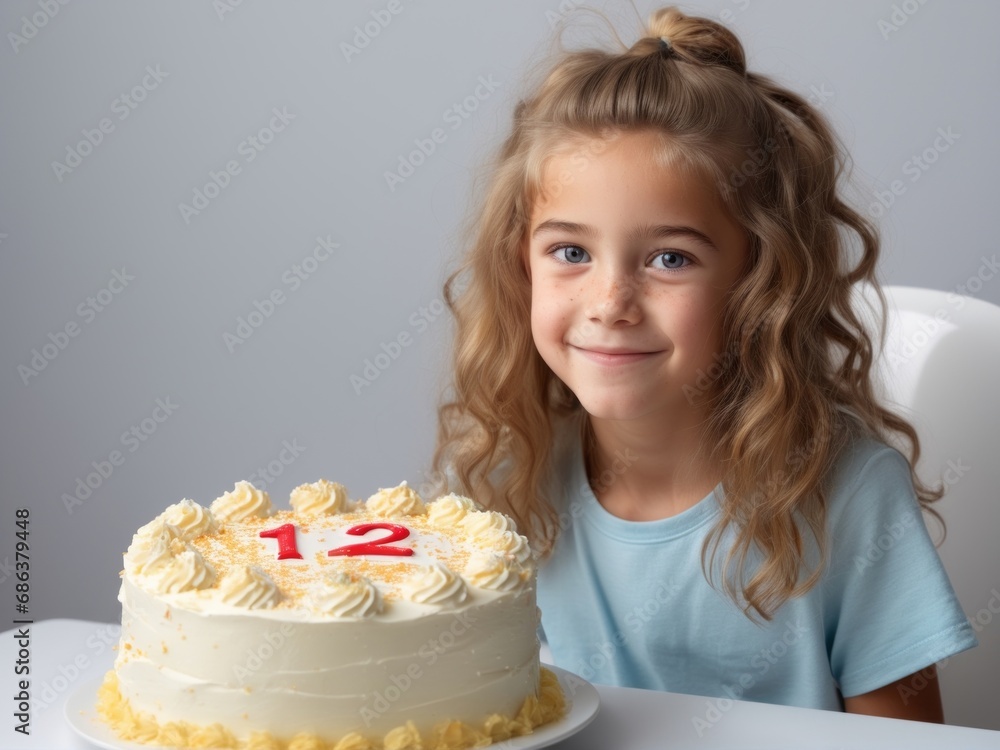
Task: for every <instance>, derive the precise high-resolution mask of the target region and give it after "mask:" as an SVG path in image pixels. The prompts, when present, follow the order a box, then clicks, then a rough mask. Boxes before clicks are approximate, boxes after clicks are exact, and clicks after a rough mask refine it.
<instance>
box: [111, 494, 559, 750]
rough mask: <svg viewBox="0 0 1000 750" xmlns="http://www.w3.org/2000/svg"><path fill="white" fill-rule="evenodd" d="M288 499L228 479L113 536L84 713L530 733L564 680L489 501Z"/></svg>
mask: <svg viewBox="0 0 1000 750" xmlns="http://www.w3.org/2000/svg"><path fill="white" fill-rule="evenodd" d="M290 505H291V509H290V510H280V511H276V510H275V509H274V508H273V507H272V505H271V501H270V499H269V497H268V495H267V493H266V492H263V491H261V490H258V489H256V488H255V487H254V486H253V485H251V484H249V483H248V482H238V483H237V484H236V486H235V488H234V489H233V491H232V492H227V493H226V494H224V495H223V496H222V497H220V498H218V499H216V500H215V502H213V503H212V504H211V506H210V508H205V507H202V506H201V505H198V504H197V503H195V502H192V501H191V500H182V501H181V502H179V503H177V504H175V505H171V506H170V507H168V508H167V509H166V510H165V511H164V512H163V513H161V514H160V515H159V516H158V517H157V518H155V519H154V520H153V521H152V522H150V523H148V524H146V525H145V526H143V527H142V528H140V529H139V530H138V532H137V533H136V534H135V536H134V537H133V540H132V544H131V546H129V548H128V551H127V552H126V553H125V558H124V559H125V569H124V570H123V571H122V584H121V592H120V594H119V597H118V598H119V601H121V603H122V634H121V641H120V643H119V646H118V654H117V657H116V659H115V665H114V669H113V670H111V671H109V672H108V674H107V676H106V678H105V681H104V684H103V685H102V687H101V689H100V693H99V700H98V713H99V715H100V716H101V718H102V719H103V720H104V721H105V722H106V723H108V724H109V725H110V726H111V727H112V728H113V729H114V730H115V732H116V733H117V734H118V736H119V737H121V738H122V739H126V740H131V741H137V742H141V743H147V744H155V745H165V746H176V747H230V748H249V749H251V750H257V749H258V748H260V749H263V748H268V749H270V750H274V749H277V750H285V749H286V748H287V749H288V750H306V749H312V750H363V749H365V748H383V747H384V748H390V749H391V750H405V749H406V748H413V749H416V748H425V749H427V750H429V749H430V748H435V747H442V748H459V747H471V746H482V745H484V744H489V743H490V742H493V741H498V740H503V739H507V738H509V737H512V736H518V735H522V734H526V733H529V732H531V731H532V730H533V729H534V727H536V726H538V725H540V724H543V723H545V722H547V721H551V720H552V719H554V718H556V717H558V716H560V715H561V714H562V712H563V710H564V703H563V696H562V693H561V691H560V688H559V685H558V682H557V681H556V679H555V676H554V675H553V674H552V673H551V672H549V671H548V670H546V669H544V668H541V667H540V665H539V660H538V639H537V636H536V629H537V626H538V609H537V607H536V604H535V569H534V565H533V561H532V557H531V551H530V549H529V547H528V542H527V539H525V537H523V536H521V535H520V534H519V533H517V530H516V528H515V526H514V523H513V521H511V520H510V519H509V518H508V517H507V516H504V515H502V514H500V513H495V512H490V511H482V510H478V509H476V506H475V504H474V503H473V502H472V501H471V500H470V499H468V498H465V497H461V496H458V495H447V496H444V497H441V498H438V499H437V500H435V501H434V502H431V503H425V502H424V501H423V500H422V499H421V498H420V497H419V495H418V494H417V493H416V492H415V491H414V490H413V489H412V488H410V487H408V486H407V484H406V482H403V483H402V484H401V485H399V486H398V487H394V488H391V489H386V490H379V492H377V493H376V494H375V495H373V496H371V497H370V498H368V500H367V501H365V502H361V501H351V500H349V499H348V497H347V492H346V491H345V489H344V487H343V486H342V485H340V484H336V483H333V482H328V481H326V480H320V481H318V482H316V483H314V484H306V485H302V486H300V487H298V488H296V489H295V490H294V491H293V492H292V495H291V498H290Z"/></svg>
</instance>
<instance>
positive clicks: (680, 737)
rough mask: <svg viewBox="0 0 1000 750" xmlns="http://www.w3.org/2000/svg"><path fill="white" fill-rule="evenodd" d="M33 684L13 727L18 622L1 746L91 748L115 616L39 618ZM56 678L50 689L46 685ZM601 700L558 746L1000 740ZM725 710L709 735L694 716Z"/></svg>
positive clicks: (970, 733)
mask: <svg viewBox="0 0 1000 750" xmlns="http://www.w3.org/2000/svg"><path fill="white" fill-rule="evenodd" d="M30 628H31V632H30V637H31V643H30V649H31V675H30V677H31V691H32V696H33V697H44V698H45V699H48V700H51V703H50V704H49V705H48V706H46V707H45V709H44V710H42V711H39V712H36V713H34V714H33V715H32V716H31V735H30V736H28V737H25V736H23V735H21V734H18V733H16V732H15V731H14V730H13V724H14V719H13V703H14V701H13V695H14V693H15V692H16V689H17V685H16V680H17V679H19V678H18V677H17V676H16V675H15V674H14V664H15V661H16V660H17V653H18V645H17V641H16V639H15V637H14V634H15V631H14V630H7V631H5V632H4V633H3V634H2V636H0V644H2V645H0V672H2V673H3V674H4V681H3V685H2V691H0V694H2V695H3V696H4V698H5V700H4V703H5V705H4V708H3V712H2V715H3V717H4V718H3V728H2V730H0V747H2V748H4V750H7V749H8V748H32V749H34V748H37V749H38V750H42V749H43V748H44V750H90V748H92V746H91V745H89V744H88V743H86V742H83V741H82V740H80V739H79V738H78V737H77V735H76V734H75V733H74V732H73V730H72V729H70V727H69V726H68V725H67V724H66V721H65V719H64V718H63V707H64V704H65V702H66V698H67V696H68V695H70V694H71V693H72V692H73V690H74V689H75V687H76V686H77V685H80V684H83V683H85V682H90V681H93V680H96V679H98V678H100V677H101V676H102V675H103V674H104V673H105V671H107V670H108V669H109V668H110V667H111V664H112V661H113V660H114V652H113V651H112V650H111V647H110V646H111V644H112V643H114V642H116V640H117V639H116V635H117V632H118V628H117V626H116V625H114V624H108V623H98V622H87V621H84V620H45V621H42V622H37V623H34V624H33V625H31V626H30ZM46 685H47V686H48V690H46V689H45V686H46ZM596 687H597V690H598V692H599V693H600V697H601V709H600V711H599V712H598V715H597V718H596V719H594V721H593V723H592V724H590V725H589V726H588V727H586V728H585V729H583V730H582V731H581V732H580V733H579V734H577V735H575V736H573V737H571V738H570V739H568V740H566V741H564V742H562V743H560V744H559V745H556V746H553V748H555V749H557V750H631V749H632V748H635V749H636V750H639V749H640V748H643V749H645V748H649V749H650V750H665V749H670V748H689V747H698V748H761V749H762V750H763V749H764V748H766V749H767V750H774V749H775V748H795V749H796V750H808V749H809V748H824V749H826V750H833V748H837V750H846V748H894V747H898V748H906V749H907V750H911V749H912V750H915V749H917V748H934V749H935V750H938V749H940V748H946V749H947V750H974V748H1000V732H991V731H987V730H984V729H970V728H967V727H953V726H940V725H934V724H922V723H919V722H911V721H899V720H896V719H878V718H873V717H870V716H856V715H852V714H841V713H837V712H834V711H818V710H814V709H805V708H789V707H787V706H773V705H769V704H765V703H750V702H745V701H733V702H731V703H728V704H727V703H726V702H723V703H722V704H721V707H722V708H724V709H725V710H722V711H719V712H718V714H709V711H708V708H709V704H710V703H711V704H712V705H717V704H718V701H717V700H715V699H709V698H703V697H698V696H693V695H681V694H678V693H661V692H655V691H651V690H635V689H632V688H616V687H606V686H604V685H598V686H596ZM706 715H710V716H711V717H712V718H715V721H714V723H712V724H711V726H710V727H709V728H708V729H704V728H703V729H702V733H701V736H699V734H698V730H697V729H696V727H695V723H694V722H693V720H692V719H693V717H696V716H697V717H702V718H704V717H706Z"/></svg>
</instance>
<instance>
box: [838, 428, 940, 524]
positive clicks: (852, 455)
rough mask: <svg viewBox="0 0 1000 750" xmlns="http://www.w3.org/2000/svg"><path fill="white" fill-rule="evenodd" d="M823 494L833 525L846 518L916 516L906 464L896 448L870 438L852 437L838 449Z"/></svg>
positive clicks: (916, 508) (914, 501)
mask: <svg viewBox="0 0 1000 750" xmlns="http://www.w3.org/2000/svg"><path fill="white" fill-rule="evenodd" d="M826 491H827V513H828V516H829V519H830V521H831V523H832V524H833V525H836V524H837V523H838V521H843V520H845V517H847V516H850V517H857V516H858V515H869V516H871V515H874V516H876V517H885V516H899V515H909V514H911V513H914V512H915V513H916V514H917V516H918V517H919V513H920V511H919V503H918V501H917V496H916V491H915V489H914V487H913V479H912V475H911V472H910V462H909V461H908V460H907V459H906V457H905V456H904V455H903V454H902V453H901V452H900V451H899V450H898V449H897V448H895V447H894V446H892V445H890V444H888V443H886V442H884V441H882V440H879V439H878V438H875V437H872V436H870V435H860V436H856V437H854V438H852V439H851V441H850V442H848V443H847V445H845V447H844V448H843V449H842V450H841V452H840V455H839V456H838V457H837V459H836V460H835V462H834V464H833V468H832V469H831V471H830V473H829V475H828V476H827V480H826ZM873 520H874V519H873Z"/></svg>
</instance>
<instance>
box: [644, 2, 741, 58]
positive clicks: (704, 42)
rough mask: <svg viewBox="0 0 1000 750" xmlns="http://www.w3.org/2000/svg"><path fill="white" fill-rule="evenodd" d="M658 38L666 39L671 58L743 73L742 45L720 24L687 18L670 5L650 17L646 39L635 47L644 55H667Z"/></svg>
mask: <svg viewBox="0 0 1000 750" xmlns="http://www.w3.org/2000/svg"><path fill="white" fill-rule="evenodd" d="M661 37H665V38H666V40H667V42H668V44H669V46H670V49H669V52H670V53H671V55H672V56H673V57H677V58H679V59H681V60H686V61H688V62H697V63H701V64H703V65H722V66H724V67H727V68H730V69H731V70H734V71H736V72H737V73H739V74H740V75H745V74H746V72H747V62H746V54H745V53H744V52H743V45H742V44H740V40H739V39H738V38H737V37H736V35H735V34H734V33H733V32H732V31H730V30H729V29H727V28H726V27H725V26H723V25H722V24H721V23H718V22H716V21H713V20H711V19H708V18H699V17H693V16H688V15H685V14H684V13H682V12H681V11H679V10H678V9H677V8H675V7H674V6H668V7H665V8H660V9H659V10H656V11H654V12H653V13H652V14H651V15H650V17H649V23H648V24H647V27H646V37H645V38H643V39H641V40H640V41H639V43H638V44H637V45H636V47H639V45H641V51H642V53H644V54H652V53H653V52H654V51H655V52H667V50H666V49H665V47H664V44H663V42H662V41H661Z"/></svg>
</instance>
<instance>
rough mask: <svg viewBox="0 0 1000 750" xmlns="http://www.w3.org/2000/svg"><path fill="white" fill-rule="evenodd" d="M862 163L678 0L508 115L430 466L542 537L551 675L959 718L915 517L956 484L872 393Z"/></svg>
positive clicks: (448, 294) (944, 615)
mask: <svg viewBox="0 0 1000 750" xmlns="http://www.w3.org/2000/svg"><path fill="white" fill-rule="evenodd" d="M622 46H623V48H624V45H622ZM845 164H846V156H845V155H844V154H843V151H842V149H841V147H840V145H839V142H838V141H837V140H836V139H835V136H834V135H833V133H832V132H831V130H830V128H829V126H828V125H827V124H826V122H825V121H824V119H823V118H822V117H821V116H820V115H819V113H818V112H817V111H816V110H815V109H814V108H812V107H811V106H810V105H809V104H808V103H807V102H806V101H804V100H803V98H802V97H800V96H798V95H797V94H795V93H793V92H791V91H789V90H787V89H784V88H782V87H781V86H779V85H778V84H776V83H775V82H773V81H772V80H770V79H768V78H766V77H764V76H762V75H759V74H756V73H752V72H748V71H747V70H746V65H745V57H744V52H743V48H742V46H741V45H740V42H739V41H738V40H737V38H736V37H735V36H734V35H733V34H732V32H730V31H729V30H727V29H726V28H725V27H724V26H722V25H720V24H718V23H715V22H713V21H711V20H708V19H704V18H696V17H691V16H686V15H684V14H682V13H680V12H679V11H677V10H675V9H673V8H664V9H662V10H659V11H657V12H655V13H654V14H653V15H652V16H651V18H650V20H649V23H648V28H647V29H646V30H645V32H644V34H643V36H642V38H640V39H639V40H638V41H637V42H636V43H635V44H634V45H632V46H631V47H630V48H628V49H623V50H622V51H620V52H606V51H601V50H594V49H591V50H585V51H577V52H564V53H563V55H562V57H561V59H559V60H558V62H557V63H556V64H555V65H554V67H553V68H552V69H551V72H549V73H548V75H547V76H546V77H545V78H544V81H543V82H542V83H541V84H540V85H539V86H538V87H537V89H536V90H535V91H534V92H533V93H532V94H531V95H530V96H528V97H526V98H525V99H524V100H523V101H521V102H520V103H519V104H518V106H517V108H516V111H515V113H514V122H513V128H512V131H511V133H510V135H509V136H508V137H507V139H506V141H505V142H504V144H503V146H502V148H501V150H500V152H499V154H498V158H497V159H496V163H495V165H494V172H493V175H492V180H491V184H490V185H489V188H488V192H487V194H486V196H485V198H484V200H483V202H482V205H481V206H480V207H479V208H478V210H477V212H476V215H475V218H474V224H473V225H471V226H470V233H471V235H472V236H471V243H470V246H471V249H470V251H469V253H468V255H467V258H466V259H465V261H464V264H463V266H462V267H461V268H460V269H459V270H458V271H457V272H456V273H455V274H453V275H452V276H451V277H450V278H449V279H448V281H447V283H446V285H445V298H446V300H447V302H448V304H449V306H450V308H451V310H452V312H453V314H454V315H455V319H456V325H457V330H456V339H455V342H456V343H455V352H454V378H453V388H454V393H453V395H452V396H451V397H450V398H449V400H448V401H447V402H446V403H444V405H443V406H442V407H441V410H440V416H439V434H438V444H437V450H436V452H435V456H434V469H435V471H436V473H437V476H440V477H443V478H444V481H445V482H447V485H448V486H446V487H444V489H447V490H455V491H461V492H463V493H465V494H468V495H470V496H472V497H475V498H477V499H478V500H479V501H480V502H482V503H484V504H486V505H488V506H491V507H493V508H495V509H498V510H502V511H504V512H506V513H508V514H510V515H511V516H513V517H514V518H515V519H516V520H517V521H518V524H519V527H520V529H521V530H522V531H523V532H525V533H527V534H528V535H529V536H530V537H531V538H532V540H533V542H534V544H535V547H536V549H538V550H539V551H540V553H541V555H542V556H543V559H542V561H541V565H540V569H539V578H538V599H539V607H540V608H541V611H542V628H543V630H544V634H545V637H546V638H547V640H548V642H549V644H550V647H551V650H552V654H553V657H554V660H555V663H556V664H557V665H558V666H561V667H564V668H566V669H568V670H570V671H572V672H575V673H576V674H579V675H581V676H582V677H584V678H586V679H589V680H591V681H595V682H602V683H608V684H615V685H627V686H632V687H642V688H651V689H659V690H668V691H674V692H685V693H693V694H699V695H706V696H718V697H719V698H730V699H731V698H742V699H744V700H753V701H764V702H772V703H784V704H790V705H798V706H810V707H816V708H827V709H834V710H846V711H852V712H858V713H870V714H879V715H884V716H895V717H900V718H914V719H924V720H930V721H942V720H943V719H942V710H941V702H940V696H939V692H938V688H937V684H936V679H935V672H934V664H935V663H936V662H937V661H938V660H940V659H943V658H945V657H947V656H949V655H951V654H954V653H957V652H959V651H963V650H965V649H967V648H970V647H971V646H974V645H976V639H975V636H974V634H973V632H972V629H971V627H970V625H969V623H968V621H967V620H966V618H965V616H964V614H963V613H962V610H961V609H960V607H959V605H958V602H957V600H956V598H955V595H954V592H953V590H952V588H951V585H950V583H949V581H948V578H947V576H946V574H945V573H944V571H943V569H942V566H941V563H940V561H939V559H938V557H937V553H936V550H935V549H934V545H933V543H932V542H931V540H930V537H929V535H928V533H927V530H926V528H925V526H924V522H923V519H922V516H921V510H927V511H928V512H929V513H931V514H932V515H936V514H935V513H934V511H933V510H932V509H931V508H930V507H929V503H931V502H932V501H934V500H937V499H938V498H940V496H941V494H942V490H941V489H937V490H934V489H931V488H928V487H926V486H924V485H923V484H922V483H921V481H920V480H919V479H918V477H917V476H916V475H915V473H914V471H913V466H914V465H915V463H916V461H917V459H918V457H919V450H920V449H919V442H918V439H917V435H916V433H915V431H914V430H913V428H912V427H911V425H909V424H908V423H907V422H906V421H904V420H903V419H901V418H900V417H899V416H897V415H895V414H893V413H891V412H890V411H888V410H886V409H885V408H883V407H882V406H881V405H880V404H879V403H878V401H877V400H876V397H875V395H874V393H873V386H872V382H871V369H872V362H873V353H874V349H873V344H872V341H871V339H870V337H869V335H868V334H867V333H866V331H865V328H864V327H863V324H862V320H861V318H860V316H859V315H858V313H857V311H856V310H855V309H854V308H853V307H852V303H851V300H852V288H853V287H854V286H855V285H856V284H859V283H869V284H876V278H875V268H876V261H877V257H878V238H877V234H876V229H875V227H873V226H872V224H871V223H870V222H869V221H868V220H867V219H866V218H865V217H863V216H861V215H860V214H859V213H857V212H856V211H855V210H853V209H852V208H850V207H849V206H848V205H847V204H846V203H844V202H843V201H842V200H841V199H840V198H839V197H838V193H837V180H838V177H839V175H840V174H841V172H842V170H843V169H844V168H845ZM851 233H853V238H854V239H855V240H856V241H857V245H858V249H859V250H860V253H859V255H860V257H858V258H856V259H855V260H853V261H852V259H851V257H850V253H849V250H850V249H851V242H850V240H851V239H852V235H851ZM459 281H461V282H463V286H462V288H461V289H459V288H458V287H457V286H456V283H457V282H459ZM876 290H877V286H876ZM878 297H879V299H880V301H881V304H882V306H883V308H884V304H885V303H884V299H883V298H882V296H881V291H878ZM883 315H884V313H883ZM882 330H883V333H884V324H883V329H882ZM900 438H905V439H906V440H907V441H908V443H909V446H910V450H909V453H910V456H909V459H908V460H907V459H906V458H904V456H903V454H902V453H900V452H899V451H898V450H897V449H896V448H894V447H891V446H890V445H889V443H890V442H891V441H893V440H897V441H898V440H899V439H900ZM698 718H699V717H694V720H695V723H696V724H697V723H698ZM702 722H703V724H704V725H705V726H707V725H708V722H709V719H708V718H702Z"/></svg>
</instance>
